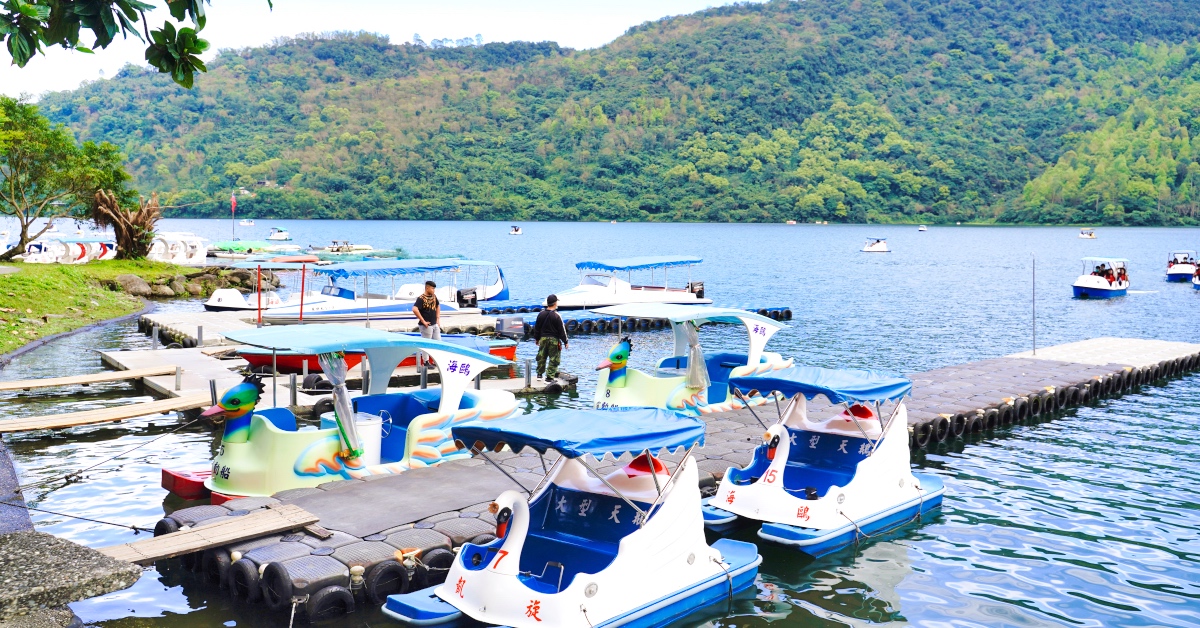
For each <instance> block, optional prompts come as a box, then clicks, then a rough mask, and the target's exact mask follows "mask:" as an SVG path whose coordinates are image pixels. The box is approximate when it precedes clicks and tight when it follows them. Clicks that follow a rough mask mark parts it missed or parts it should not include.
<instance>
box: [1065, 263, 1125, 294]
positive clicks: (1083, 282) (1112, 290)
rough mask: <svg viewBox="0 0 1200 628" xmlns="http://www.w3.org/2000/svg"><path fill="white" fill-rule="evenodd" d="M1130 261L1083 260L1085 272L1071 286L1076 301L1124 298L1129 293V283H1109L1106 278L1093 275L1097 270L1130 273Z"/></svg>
mask: <svg viewBox="0 0 1200 628" xmlns="http://www.w3.org/2000/svg"><path fill="white" fill-rule="evenodd" d="M1128 264H1129V260H1127V259H1125V258H1123V257H1085V258H1083V272H1082V273H1080V275H1079V278H1078V279H1076V280H1075V283H1074V284H1072V285H1071V290H1072V291H1073V292H1074V294H1075V298H1076V299H1111V298H1113V297H1123V296H1125V295H1126V294H1128V292H1129V281H1128V280H1126V281H1111V282H1110V281H1109V280H1108V279H1107V278H1105V277H1101V276H1099V275H1096V274H1093V272H1092V271H1093V270H1094V269H1095V268H1097V267H1098V268H1100V269H1101V270H1107V269H1111V270H1113V272H1116V271H1118V270H1120V269H1126V271H1128V266H1127V265H1128Z"/></svg>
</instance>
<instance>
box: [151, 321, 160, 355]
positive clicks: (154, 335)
mask: <svg viewBox="0 0 1200 628" xmlns="http://www.w3.org/2000/svg"><path fill="white" fill-rule="evenodd" d="M150 348H151V349H157V348H158V325H155V326H154V329H151V330H150Z"/></svg>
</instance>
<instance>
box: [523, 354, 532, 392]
mask: <svg viewBox="0 0 1200 628" xmlns="http://www.w3.org/2000/svg"><path fill="white" fill-rule="evenodd" d="M532 368H533V360H530V359H529V358H525V387H526V388H529V387H531V386H533V371H532V370H531V369H532Z"/></svg>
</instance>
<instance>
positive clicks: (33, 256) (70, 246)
mask: <svg viewBox="0 0 1200 628" xmlns="http://www.w3.org/2000/svg"><path fill="white" fill-rule="evenodd" d="M116 256H117V243H116V240H115V239H114V238H112V237H109V236H92V237H86V236H62V235H60V236H56V237H53V238H45V237H44V236H43V237H42V238H39V239H37V240H34V241H33V242H30V243H29V244H27V245H26V246H25V254H24V255H23V256H22V258H21V260H22V261H24V262H25V263H27V264H86V263H88V262H94V261H97V260H108V259H113V258H115V257H116Z"/></svg>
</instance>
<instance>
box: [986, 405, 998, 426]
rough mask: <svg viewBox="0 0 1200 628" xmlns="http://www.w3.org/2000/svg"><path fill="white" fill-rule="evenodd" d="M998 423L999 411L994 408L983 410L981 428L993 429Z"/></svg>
mask: <svg viewBox="0 0 1200 628" xmlns="http://www.w3.org/2000/svg"><path fill="white" fill-rule="evenodd" d="M999 425H1000V412H999V411H998V410H996V409H995V408H988V409H987V410H984V411H983V429H985V430H994V429H996V428H997V427H999Z"/></svg>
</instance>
